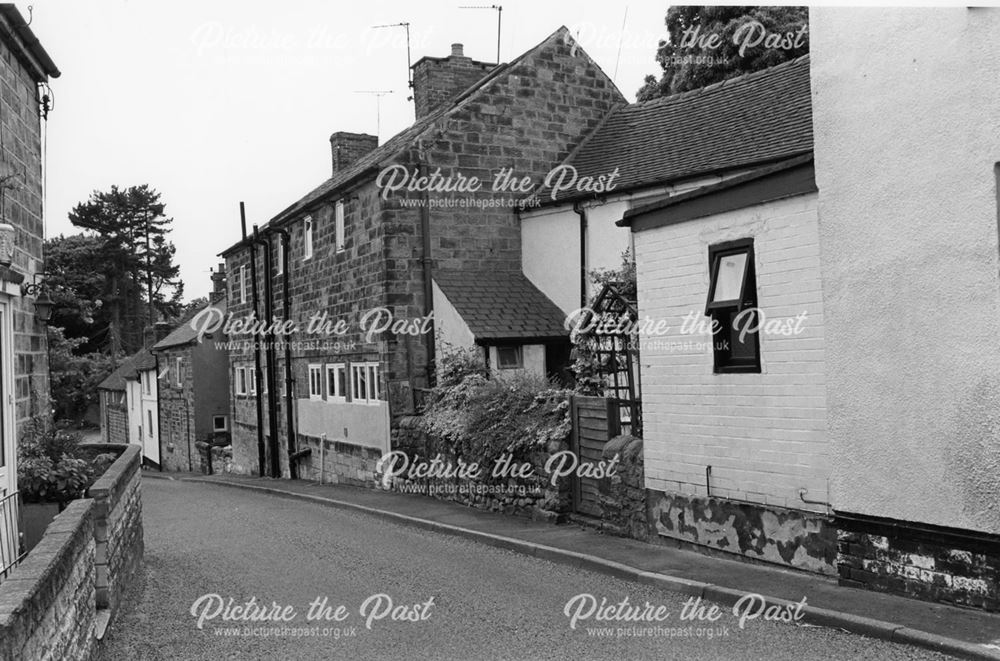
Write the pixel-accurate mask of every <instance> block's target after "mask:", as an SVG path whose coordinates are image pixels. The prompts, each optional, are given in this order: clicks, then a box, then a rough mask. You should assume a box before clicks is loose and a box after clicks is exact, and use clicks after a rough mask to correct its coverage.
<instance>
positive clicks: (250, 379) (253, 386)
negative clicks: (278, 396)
mask: <svg viewBox="0 0 1000 661" xmlns="http://www.w3.org/2000/svg"><path fill="white" fill-rule="evenodd" d="M243 369H245V370H246V371H247V383H248V384H250V387H249V389H248V390H249V391H250V392H249V394H250V396H251V397H254V396H256V395H257V370H256V369H254V368H253V367H249V366H248V367H245V368H243ZM266 376H267V372H265V371H264V370H261V371H260V378H261V381H263V380H264V378H265V377H266ZM264 392H267V386H266V385H265V386H264Z"/></svg>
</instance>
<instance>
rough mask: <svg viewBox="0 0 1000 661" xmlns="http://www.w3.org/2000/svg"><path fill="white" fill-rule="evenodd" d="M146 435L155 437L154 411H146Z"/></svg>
mask: <svg viewBox="0 0 1000 661" xmlns="http://www.w3.org/2000/svg"><path fill="white" fill-rule="evenodd" d="M146 436H148V437H150V438H153V412H152V411H146Z"/></svg>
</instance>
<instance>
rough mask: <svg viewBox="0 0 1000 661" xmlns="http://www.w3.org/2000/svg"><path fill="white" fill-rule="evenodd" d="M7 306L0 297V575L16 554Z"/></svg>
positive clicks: (14, 452)
mask: <svg viewBox="0 0 1000 661" xmlns="http://www.w3.org/2000/svg"><path fill="white" fill-rule="evenodd" d="M10 338H11V329H10V307H9V304H8V302H7V301H6V300H0V578H2V577H3V574H4V573H5V570H6V569H7V568H9V567H10V566H11V565H13V563H14V561H15V560H16V558H17V555H18V550H19V547H20V544H19V542H18V539H19V537H18V535H19V532H20V531H19V530H18V524H19V517H18V515H17V513H18V506H19V503H18V502H17V498H16V497H14V498H10V497H8V496H12V495H13V494H14V493H15V492H16V491H17V463H16V462H17V446H16V442H15V438H14V399H13V395H12V393H13V389H14V352H13V350H12V346H11V344H12V343H11V340H10Z"/></svg>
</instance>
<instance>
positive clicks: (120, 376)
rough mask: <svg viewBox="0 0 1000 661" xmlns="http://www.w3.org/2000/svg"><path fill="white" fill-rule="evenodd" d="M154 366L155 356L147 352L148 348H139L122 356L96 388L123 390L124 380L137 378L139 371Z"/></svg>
mask: <svg viewBox="0 0 1000 661" xmlns="http://www.w3.org/2000/svg"><path fill="white" fill-rule="evenodd" d="M155 367H156V357H155V356H154V355H153V354H151V353H150V352H149V349H140V350H139V351H137V352H135V353H134V354H132V355H131V356H128V357H127V358H123V359H122V362H121V363H119V364H118V367H117V368H116V369H115V371H114V372H112V373H111V374H109V375H108V378H106V379H104V380H103V381H101V383H100V384H99V385H98V386H97V388H98V389H99V390H125V385H126V384H125V381H126V380H130V379H138V378H139V374H138V373H139V372H140V371H144V370H151V369H154V368H155Z"/></svg>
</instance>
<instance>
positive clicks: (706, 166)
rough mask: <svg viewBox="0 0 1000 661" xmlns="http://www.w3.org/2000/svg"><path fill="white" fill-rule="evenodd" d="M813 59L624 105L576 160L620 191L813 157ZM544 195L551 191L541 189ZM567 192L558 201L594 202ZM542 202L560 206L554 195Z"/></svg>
mask: <svg viewBox="0 0 1000 661" xmlns="http://www.w3.org/2000/svg"><path fill="white" fill-rule="evenodd" d="M812 148H813V132H812V103H811V96H810V86H809V56H808V55H804V56H802V57H799V58H796V59H794V60H791V61H789V62H785V63H782V64H779V65H777V66H774V67H771V68H769V69H764V70H763V71H757V72H754V73H750V74H745V75H743V76H739V77H736V78H731V79H729V80H724V81H722V82H719V83H715V84H713V85H709V86H707V87H704V88H702V89H698V90H692V91H690V92H683V93H680V94H675V95H672V96H668V97H663V98H660V99H654V100H652V101H646V102H643V103H633V104H630V105H627V106H621V107H620V108H618V109H617V110H615V111H613V112H612V113H611V114H610V115H609V116H608V117H607V118H606V119H605V120H604V122H603V123H602V124H601V125H600V126H599V127H598V128H597V130H596V131H594V133H593V134H591V136H590V137H589V138H587V139H586V140H585V141H584V142H583V143H582V144H581V145H580V146H579V147H578V148H577V149H576V151H575V152H574V153H573V154H571V155H570V156H569V158H568V159H567V161H566V162H567V163H569V164H571V165H573V166H574V167H575V168H576V169H577V173H578V175H579V176H580V177H583V176H600V175H604V174H610V173H611V172H612V171H614V169H615V168H616V167H617V168H619V177H618V179H617V180H616V182H617V183H616V186H615V189H614V190H615V191H618V192H625V191H628V190H632V189H637V188H642V187H645V186H650V185H656V184H665V183H668V182H671V181H676V180H680V179H686V178H689V177H695V176H700V175H710V174H714V173H719V172H725V171H731V170H733V169H735V168H741V167H745V166H750V165H757V164H761V163H767V162H771V161H775V160H779V159H784V158H789V157H791V156H796V155H799V154H803V153H808V152H811V151H812ZM542 192H543V193H544V191H542ZM593 196H594V194H593V193H580V192H577V191H575V190H573V191H563V192H561V193H559V194H558V195H557V197H556V201H555V202H557V203H558V202H566V201H569V200H574V199H581V198H587V197H593ZM542 203H543V204H553V201H552V198H551V196H550V195H549V194H547V193H546V194H544V195H542Z"/></svg>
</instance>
